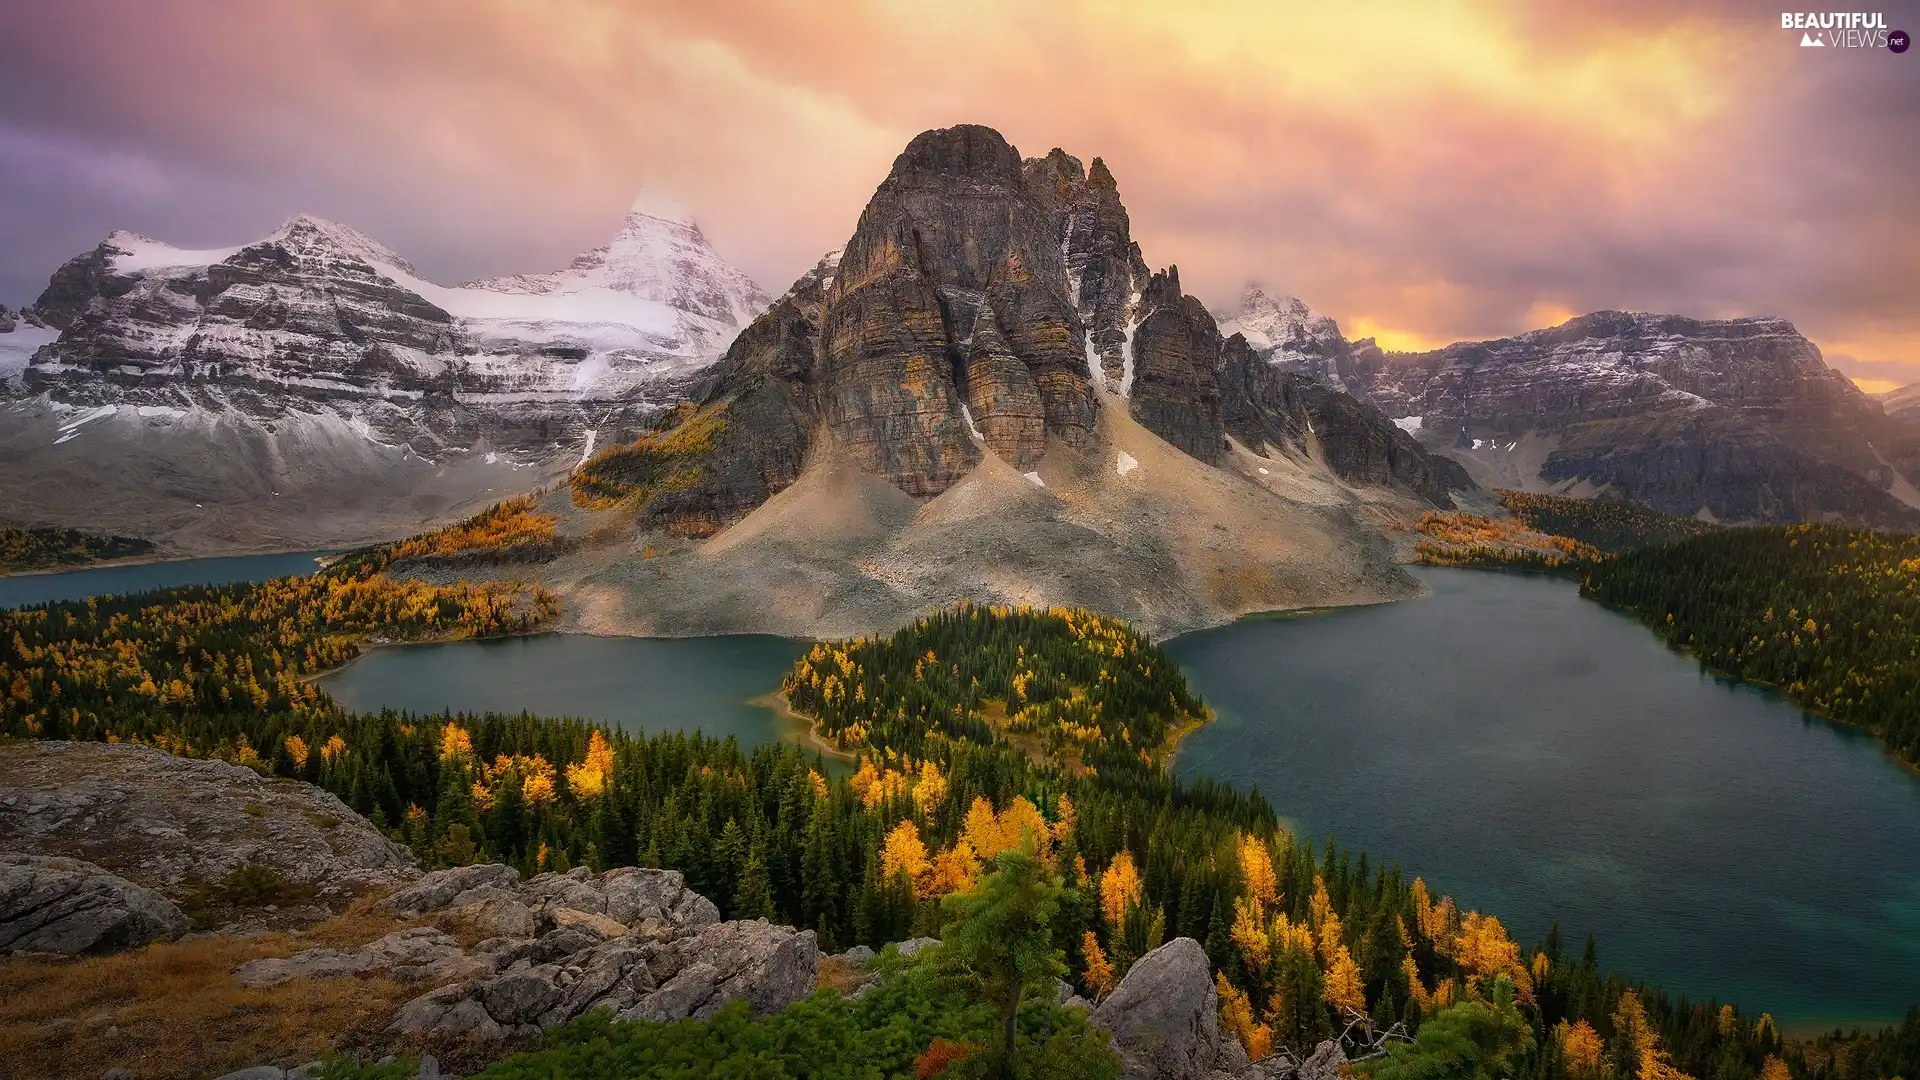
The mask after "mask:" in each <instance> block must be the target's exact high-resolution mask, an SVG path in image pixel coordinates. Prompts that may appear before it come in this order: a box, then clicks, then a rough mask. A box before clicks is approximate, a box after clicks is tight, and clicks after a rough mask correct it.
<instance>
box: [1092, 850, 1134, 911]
mask: <svg viewBox="0 0 1920 1080" xmlns="http://www.w3.org/2000/svg"><path fill="white" fill-rule="evenodd" d="M1139 902H1140V871H1139V870H1137V869H1135V868H1134V865H1133V856H1132V855H1131V854H1129V853H1127V852H1125V851H1122V852H1121V853H1120V854H1118V855H1115V856H1114V857H1113V861H1112V862H1110V863H1108V864H1107V868H1106V869H1105V870H1104V871H1102V872H1101V874H1100V915H1101V917H1103V918H1105V919H1106V920H1107V925H1108V926H1110V927H1117V926H1119V925H1120V924H1121V923H1122V922H1123V921H1124V920H1125V918H1126V914H1127V906H1128V905H1129V904H1138V903H1139Z"/></svg>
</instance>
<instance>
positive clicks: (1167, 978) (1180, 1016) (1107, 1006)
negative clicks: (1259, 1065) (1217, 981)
mask: <svg viewBox="0 0 1920 1080" xmlns="http://www.w3.org/2000/svg"><path fill="white" fill-rule="evenodd" d="M1093 1023H1095V1024H1096V1025H1098V1026H1100V1027H1102V1028H1105V1029H1106V1030H1107V1031H1109V1032H1111V1033H1112V1034H1113V1046H1114V1049H1115V1050H1117V1051H1119V1053H1120V1060H1121V1062H1122V1065H1123V1067H1124V1072H1123V1075H1124V1076H1125V1077H1126V1080H1202V1078H1205V1077H1211V1076H1213V1075H1215V1074H1216V1073H1224V1074H1226V1075H1229V1076H1232V1075H1235V1074H1243V1073H1246V1072H1247V1071H1248V1062H1247V1054H1246V1051H1245V1050H1244V1049H1242V1048H1241V1046H1240V1043H1239V1041H1238V1040H1236V1039H1235V1038H1233V1036H1231V1035H1227V1034H1223V1033H1222V1032H1221V1031H1220V1022H1219V1001H1218V999H1217V998H1216V996H1215V994H1214V990H1213V972H1212V970H1211V969H1210V968H1209V966H1208V964H1207V954H1206V951H1205V950H1204V949H1202V948H1201V947H1200V943H1199V942H1197V941H1195V940H1193V939H1192V938H1186V937H1182V938H1175V939H1173V940H1172V941H1169V942H1167V943H1166V944H1165V945H1162V946H1160V947H1159V948H1157V949H1155V950H1153V951H1152V952H1150V953H1148V954H1147V955H1145V956H1143V957H1141V958H1140V959H1138V960H1136V961H1134V963H1133V966H1132V967H1130V968H1128V969H1127V974H1126V977H1125V978H1123V979H1121V980H1120V985H1119V986H1116V987H1114V989H1113V993H1111V994H1109V995H1108V996H1107V999H1106V1000H1105V1001H1103V1002H1101V1003H1100V1005H1099V1007H1098V1008H1096V1009H1094V1011H1093Z"/></svg>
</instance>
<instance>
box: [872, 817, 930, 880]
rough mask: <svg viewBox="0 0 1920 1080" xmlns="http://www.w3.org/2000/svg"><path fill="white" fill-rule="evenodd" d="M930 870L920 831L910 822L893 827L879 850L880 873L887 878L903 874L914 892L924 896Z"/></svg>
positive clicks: (903, 822) (925, 847) (925, 846)
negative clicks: (911, 883) (912, 885)
mask: <svg viewBox="0 0 1920 1080" xmlns="http://www.w3.org/2000/svg"><path fill="white" fill-rule="evenodd" d="M932 869H933V865H932V864H931V863H930V862H928V861H927V845H926V844H924V843H922V842H921V840H920V830H919V829H917V828H915V827H914V824H913V822H911V821H902V822H901V823H900V824H898V825H895V826H894V827H893V831H892V832H889V833H888V834H887V840H886V843H885V844H884V845H883V846H882V847H881V848H880V872H881V873H883V874H885V875H886V876H887V877H889V878H891V877H893V875H895V874H896V873H905V874H906V875H907V880H909V881H911V882H913V884H914V892H915V893H916V894H918V895H922V896H924V895H925V887H926V883H927V878H928V875H929V873H930V872H931V871H932Z"/></svg>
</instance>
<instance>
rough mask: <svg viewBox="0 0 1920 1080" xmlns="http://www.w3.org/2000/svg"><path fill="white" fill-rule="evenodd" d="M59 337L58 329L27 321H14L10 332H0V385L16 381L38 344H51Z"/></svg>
mask: <svg viewBox="0 0 1920 1080" xmlns="http://www.w3.org/2000/svg"><path fill="white" fill-rule="evenodd" d="M59 337H60V331H58V330H55V329H53V328H51V327H47V326H34V325H33V324H31V323H27V322H18V323H15V324H14V328H13V330H12V331H11V332H9V333H5V334H0V387H5V386H7V385H8V384H11V383H13V382H16V381H17V380H18V379H19V378H20V375H21V373H22V372H24V371H25V370H26V369H27V362H28V361H30V360H32V359H33V354H34V353H35V352H37V351H39V349H40V346H42V345H51V344H53V343H54V341H55V340H56V339H58V338H59Z"/></svg>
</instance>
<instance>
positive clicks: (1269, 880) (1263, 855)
mask: <svg viewBox="0 0 1920 1080" xmlns="http://www.w3.org/2000/svg"><path fill="white" fill-rule="evenodd" d="M1240 873H1241V874H1242V875H1243V876H1244V877H1245V878H1246V879H1247V895H1249V896H1251V897H1253V899H1254V902H1255V903H1257V904H1259V905H1260V911H1261V913H1262V914H1264V913H1265V912H1266V910H1267V909H1268V908H1270V907H1272V906H1273V905H1274V904H1276V903H1278V902H1279V900H1280V885H1279V878H1277V877H1276V876H1275V875H1274V872H1273V857H1272V855H1270V854H1269V853H1268V851H1267V845H1266V842H1265V841H1263V840H1261V839H1259V838H1258V837H1255V836H1250V835H1248V834H1246V833H1241V834H1240Z"/></svg>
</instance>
